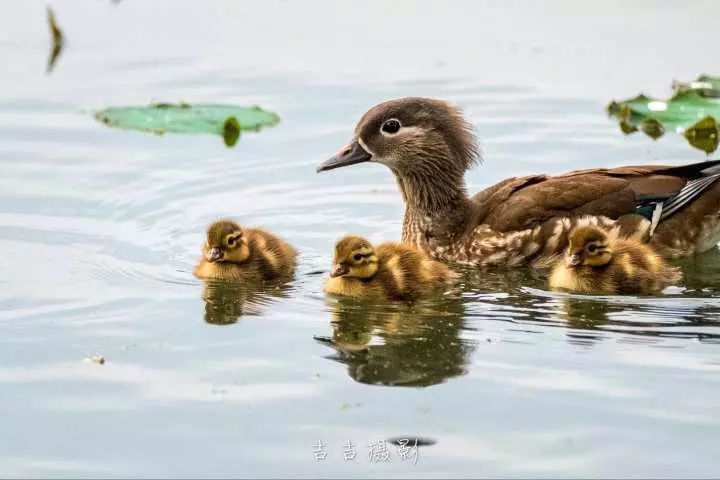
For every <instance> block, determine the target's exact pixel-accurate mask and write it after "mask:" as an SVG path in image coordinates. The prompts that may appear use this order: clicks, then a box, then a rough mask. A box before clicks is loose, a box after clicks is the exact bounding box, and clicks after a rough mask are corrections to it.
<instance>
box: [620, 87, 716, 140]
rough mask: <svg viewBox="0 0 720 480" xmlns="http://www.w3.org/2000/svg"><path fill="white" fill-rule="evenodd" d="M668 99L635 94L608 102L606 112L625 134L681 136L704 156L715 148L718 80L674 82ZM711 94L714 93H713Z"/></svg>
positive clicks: (655, 137) (656, 136) (655, 136)
mask: <svg viewBox="0 0 720 480" xmlns="http://www.w3.org/2000/svg"><path fill="white" fill-rule="evenodd" d="M674 87H675V90H676V92H677V93H676V94H675V95H673V96H672V97H671V98H670V99H668V100H660V99H655V98H651V97H648V96H646V95H642V94H641V95H638V96H637V97H633V98H629V99H627V100H624V101H620V102H616V101H613V102H610V104H609V105H608V107H607V109H608V113H609V114H610V115H612V116H614V117H615V118H617V120H618V123H619V124H620V129H621V130H622V132H623V133H625V134H630V133H633V132H636V131H637V130H638V129H639V130H642V131H643V132H644V133H645V134H646V135H648V136H649V137H651V138H653V139H657V138H659V137H661V136H662V135H663V134H664V133H665V132H666V131H675V132H677V133H681V134H683V135H684V136H685V138H686V139H687V140H688V143H690V145H692V146H693V147H695V148H698V149H700V150H703V151H704V152H706V153H712V152H714V151H715V150H716V149H717V147H718V140H717V139H718V128H717V121H718V120H719V119H720V77H710V76H707V75H704V76H701V77H699V78H698V80H696V81H695V82H690V83H687V84H681V83H676V84H675V85H674ZM713 92H714V93H713Z"/></svg>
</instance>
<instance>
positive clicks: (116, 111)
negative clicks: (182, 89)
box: [95, 103, 280, 146]
mask: <svg viewBox="0 0 720 480" xmlns="http://www.w3.org/2000/svg"><path fill="white" fill-rule="evenodd" d="M95 118H96V119H97V120H98V121H100V122H102V123H104V124H105V125H107V126H109V127H114V128H122V129H126V130H139V131H142V132H150V133H155V134H158V135H162V134H164V133H212V134H217V135H220V136H221V137H223V140H224V141H225V144H226V145H227V146H233V145H235V143H236V142H237V140H238V138H239V137H240V133H241V132H242V131H258V130H260V129H261V128H262V127H270V126H273V125H276V124H277V123H278V122H279V120H280V119H279V117H278V116H277V115H276V114H274V113H272V112H268V111H266V110H263V109H262V108H260V107H257V106H254V107H240V106H235V105H213V104H205V105H202V104H199V105H190V104H187V103H180V104H171V103H155V104H152V105H150V106H147V107H110V108H106V109H104V110H100V111H97V112H95Z"/></svg>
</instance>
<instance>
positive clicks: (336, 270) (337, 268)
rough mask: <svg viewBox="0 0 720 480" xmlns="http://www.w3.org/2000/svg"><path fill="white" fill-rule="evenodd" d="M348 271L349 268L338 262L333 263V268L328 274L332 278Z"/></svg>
mask: <svg viewBox="0 0 720 480" xmlns="http://www.w3.org/2000/svg"><path fill="white" fill-rule="evenodd" d="M349 271H350V269H349V268H348V267H347V266H346V265H343V264H342V263H338V264H335V265H333V269H332V272H330V276H331V277H333V278H335V277H341V276H343V275H345V274H346V273H348V272H349Z"/></svg>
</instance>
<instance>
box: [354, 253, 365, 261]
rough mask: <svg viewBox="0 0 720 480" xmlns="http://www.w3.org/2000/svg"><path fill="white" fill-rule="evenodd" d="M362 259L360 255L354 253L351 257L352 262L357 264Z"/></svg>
mask: <svg viewBox="0 0 720 480" xmlns="http://www.w3.org/2000/svg"><path fill="white" fill-rule="evenodd" d="M362 258H363V256H362V255H360V254H359V253H356V254H355V255H353V260H355V261H356V262H359V261H360V260H362Z"/></svg>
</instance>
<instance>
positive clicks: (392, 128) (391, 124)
mask: <svg viewBox="0 0 720 480" xmlns="http://www.w3.org/2000/svg"><path fill="white" fill-rule="evenodd" d="M400 126H401V125H400V121H399V120H396V119H394V118H391V119H390V120H386V121H385V123H383V125H382V128H381V130H382V131H383V132H385V133H389V134H390V135H393V134H395V133H397V132H398V130H400Z"/></svg>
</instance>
